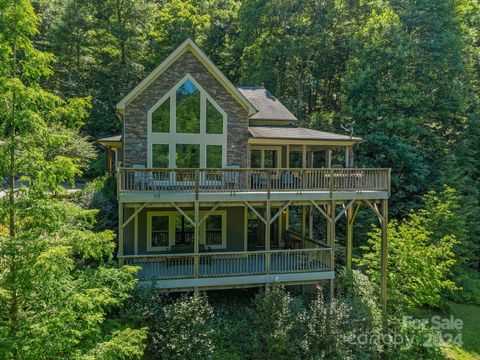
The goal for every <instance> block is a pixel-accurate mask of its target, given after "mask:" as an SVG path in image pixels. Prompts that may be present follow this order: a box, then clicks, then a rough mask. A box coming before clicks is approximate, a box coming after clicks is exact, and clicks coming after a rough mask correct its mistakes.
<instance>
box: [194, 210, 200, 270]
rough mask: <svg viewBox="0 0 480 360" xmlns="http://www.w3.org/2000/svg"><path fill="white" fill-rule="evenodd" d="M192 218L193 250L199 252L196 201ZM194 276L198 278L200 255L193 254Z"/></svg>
mask: <svg viewBox="0 0 480 360" xmlns="http://www.w3.org/2000/svg"><path fill="white" fill-rule="evenodd" d="M194 218H195V221H194V223H193V231H194V233H193V252H194V253H195V254H198V253H199V252H200V204H199V202H198V201H195V206H194ZM193 265H194V276H195V278H198V275H199V270H200V257H198V256H195V260H194V264H193Z"/></svg>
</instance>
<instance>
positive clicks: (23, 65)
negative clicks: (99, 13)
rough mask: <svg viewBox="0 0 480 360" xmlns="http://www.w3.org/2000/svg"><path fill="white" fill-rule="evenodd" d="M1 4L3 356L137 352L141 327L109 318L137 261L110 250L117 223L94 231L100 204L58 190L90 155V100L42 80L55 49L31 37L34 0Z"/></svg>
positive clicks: (0, 323)
mask: <svg viewBox="0 0 480 360" xmlns="http://www.w3.org/2000/svg"><path fill="white" fill-rule="evenodd" d="M0 14H2V15H1V16H2V21H1V25H0V33H1V34H2V37H1V38H0V69H1V70H0V174H1V175H0V176H1V177H0V183H1V184H8V185H7V186H6V196H5V197H2V198H1V199H0V202H1V205H2V206H1V210H0V343H1V344H2V346H1V347H0V354H1V357H2V358H7V359H9V358H12V359H38V358H81V357H84V358H92V357H96V358H104V359H108V358H112V355H111V354H112V352H114V353H116V356H115V357H116V358H123V359H126V358H139V357H140V356H141V354H142V353H143V340H144V338H145V332H144V330H135V329H129V328H128V327H125V326H124V325H123V324H121V323H118V322H116V321H106V316H107V314H112V315H113V314H114V312H115V311H116V309H118V308H119V307H120V306H121V304H122V302H123V301H124V300H125V299H126V298H127V297H128V296H129V292H130V291H131V290H132V289H133V287H134V286H135V283H136V281H135V278H134V274H135V272H136V268H133V267H128V266H126V267H123V268H120V269H118V268H117V267H116V266H115V264H113V263H112V262H111V261H109V260H108V259H109V258H111V257H112V252H113V250H114V247H115V245H114V242H113V233H112V232H111V231H104V232H99V233H96V232H94V231H92V228H93V226H94V223H95V214H96V212H95V211H92V210H90V211H88V210H82V209H80V208H79V207H77V206H76V205H74V204H73V203H71V202H69V201H65V200H62V199H61V198H59V197H58V196H57V194H59V193H62V192H63V191H64V185H65V184H66V183H71V182H73V179H74V177H75V176H76V175H78V174H79V173H80V171H81V168H82V166H83V165H84V162H83V161H84V159H82V158H83V155H81V154H80V153H79V149H78V146H77V138H78V136H79V135H78V128H79V127H80V126H81V125H82V119H84V118H85V117H86V115H87V108H88V101H87V99H81V98H77V99H69V100H64V99H62V98H60V97H58V96H56V95H54V94H52V93H50V92H48V91H46V90H44V89H43V88H42V87H41V86H40V84H39V81H40V79H41V78H42V77H44V76H48V75H50V74H51V70H50V63H51V61H52V56H51V55H50V54H48V53H45V52H41V51H39V50H37V49H36V48H35V47H34V46H33V45H32V41H31V38H32V36H34V35H35V34H36V33H37V21H38V17H37V15H36V14H35V13H34V11H33V8H32V6H31V4H30V2H29V1H28V0H20V1H11V0H2V1H0ZM84 144H85V143H84ZM59 149H62V150H61V151H59ZM88 156H89V155H87V157H88ZM109 354H110V355H109Z"/></svg>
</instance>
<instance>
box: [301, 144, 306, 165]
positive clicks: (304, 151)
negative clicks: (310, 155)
mask: <svg viewBox="0 0 480 360" xmlns="http://www.w3.org/2000/svg"><path fill="white" fill-rule="evenodd" d="M302 168H303V169H305V168H307V145H305V144H303V145H302Z"/></svg>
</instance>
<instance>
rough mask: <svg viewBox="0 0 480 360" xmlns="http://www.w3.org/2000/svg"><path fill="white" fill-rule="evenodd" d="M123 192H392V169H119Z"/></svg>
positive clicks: (119, 182) (121, 190)
mask: <svg viewBox="0 0 480 360" xmlns="http://www.w3.org/2000/svg"><path fill="white" fill-rule="evenodd" d="M118 190H119V192H122V193H135V192H151V193H179V192H184V193H192V192H193V193H197V194H198V193H214V192H267V193H269V192H282V191H296V192H303V191H330V192H332V191H388V192H389V191H390V169H360V168H359V169H356V168H344V169H337V168H331V169H327V168H318V169H232V168H225V169H155V168H152V169H137V168H135V169H132V168H120V169H119V171H118Z"/></svg>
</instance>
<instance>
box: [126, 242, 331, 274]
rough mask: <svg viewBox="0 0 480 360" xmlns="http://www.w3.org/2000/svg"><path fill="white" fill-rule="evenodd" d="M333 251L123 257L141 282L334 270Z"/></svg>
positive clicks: (326, 249) (275, 251)
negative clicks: (136, 270)
mask: <svg viewBox="0 0 480 360" xmlns="http://www.w3.org/2000/svg"><path fill="white" fill-rule="evenodd" d="M331 252H332V249H331V248H319V249H298V250H297V249H295V250H269V251H246V252H212V253H197V254H167V255H148V256H141V255H140V256H139V255H132V256H123V257H122V258H123V259H125V263H126V264H129V265H136V266H140V267H141V270H140V272H139V273H138V277H139V279H140V280H169V279H192V278H209V277H232V276H247V275H268V274H289V273H300V272H325V271H332V264H331Z"/></svg>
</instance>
